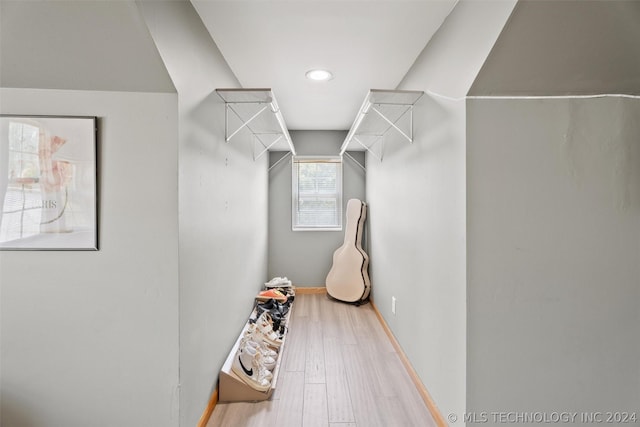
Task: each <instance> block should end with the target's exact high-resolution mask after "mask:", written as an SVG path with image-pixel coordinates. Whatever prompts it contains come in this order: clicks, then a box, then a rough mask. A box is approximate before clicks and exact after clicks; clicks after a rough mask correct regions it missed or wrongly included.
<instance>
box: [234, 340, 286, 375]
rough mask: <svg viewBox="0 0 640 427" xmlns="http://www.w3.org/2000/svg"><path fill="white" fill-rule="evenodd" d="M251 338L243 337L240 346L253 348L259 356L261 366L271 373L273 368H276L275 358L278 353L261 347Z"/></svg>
mask: <svg viewBox="0 0 640 427" xmlns="http://www.w3.org/2000/svg"><path fill="white" fill-rule="evenodd" d="M251 338H252V336H251V335H249V336H245V337H244V338H243V339H242V341H241V344H240V345H241V346H245V345H248V346H251V347H253V348H254V349H255V350H256V352H258V353H259V354H260V355H261V358H260V360H261V363H262V365H263V366H264V367H265V368H267V369H268V370H269V371H273V368H275V367H276V358H277V357H278V353H276V352H275V351H273V350H270V349H268V348H267V347H265V346H263V345H261V344H260V343H258V342H256V341H253V340H252V339H251Z"/></svg>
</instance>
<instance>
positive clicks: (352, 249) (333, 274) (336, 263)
mask: <svg viewBox="0 0 640 427" xmlns="http://www.w3.org/2000/svg"><path fill="white" fill-rule="evenodd" d="M366 218H367V205H366V203H364V202H362V201H360V200H358V199H350V200H349V201H348V202H347V212H346V226H345V232H344V243H343V244H342V246H340V247H339V248H338V249H336V251H335V252H334V253H333V265H332V266H331V270H329V274H327V279H326V284H325V285H326V288H327V294H328V295H329V296H330V297H331V298H334V299H336V300H339V301H344V302H349V303H355V304H362V303H363V302H365V301H366V300H367V299H368V298H369V293H370V291H371V282H370V281H369V256H368V255H367V254H366V253H365V251H364V250H363V249H362V231H363V228H364V222H365V220H366Z"/></svg>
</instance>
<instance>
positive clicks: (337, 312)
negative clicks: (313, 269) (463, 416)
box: [207, 294, 436, 427]
mask: <svg viewBox="0 0 640 427" xmlns="http://www.w3.org/2000/svg"><path fill="white" fill-rule="evenodd" d="M293 307H294V308H293V312H292V315H291V319H290V322H289V323H290V325H289V334H288V336H287V341H286V343H285V348H284V350H283V353H282V355H281V357H283V359H282V364H281V367H280V373H279V378H278V382H277V387H276V390H275V392H274V394H273V396H272V397H271V400H269V401H265V402H259V403H245V402H238V403H218V404H217V405H216V407H215V410H214V411H213V414H212V415H211V418H210V419H209V423H208V424H207V427H243V426H259V427H264V426H277V427H301V426H302V427H311V426H327V427H353V426H358V427H374V426H381V427H390V426H398V427H408V426H420V427H429V426H435V425H436V423H435V421H434V420H433V418H432V417H431V414H430V413H429V411H428V410H427V407H426V406H425V404H424V402H423V401H422V399H421V398H420V395H419V394H418V391H417V389H416V387H415V385H414V384H413V383H412V382H411V379H410V378H409V375H408V374H407V372H406V370H405V369H404V367H403V365H402V362H401V361H400V359H399V357H398V355H397V354H396V352H395V350H394V348H393V346H392V345H391V342H390V341H389V338H388V337H387V336H386V334H385V332H384V330H383V329H382V326H381V325H380V322H379V321H378V318H377V317H376V315H375V312H374V311H373V309H372V308H371V305H370V304H365V305H363V306H360V307H355V306H352V305H348V304H343V303H339V302H336V301H331V300H329V299H328V298H327V296H326V295H324V294H315V295H313V294H312V295H297V296H296V299H295V302H294V306H293Z"/></svg>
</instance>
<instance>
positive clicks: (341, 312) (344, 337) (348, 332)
mask: <svg viewBox="0 0 640 427" xmlns="http://www.w3.org/2000/svg"><path fill="white" fill-rule="evenodd" d="M353 309H357V307H354V306H351V305H348V304H344V303H339V302H336V306H335V310H336V317H337V319H338V323H339V324H340V339H341V341H342V344H357V343H358V341H357V340H356V335H355V333H354V330H353V324H352V316H350V315H349V311H350V310H353Z"/></svg>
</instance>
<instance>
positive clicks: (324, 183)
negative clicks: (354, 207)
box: [292, 156, 342, 230]
mask: <svg viewBox="0 0 640 427" xmlns="http://www.w3.org/2000/svg"><path fill="white" fill-rule="evenodd" d="M292 163H293V176H292V182H293V209H292V222H293V227H292V228H293V230H342V159H341V158H340V157H304V156H296V157H294V158H293V162H292Z"/></svg>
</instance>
